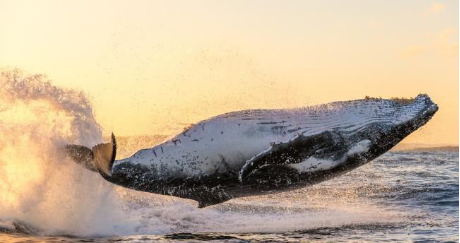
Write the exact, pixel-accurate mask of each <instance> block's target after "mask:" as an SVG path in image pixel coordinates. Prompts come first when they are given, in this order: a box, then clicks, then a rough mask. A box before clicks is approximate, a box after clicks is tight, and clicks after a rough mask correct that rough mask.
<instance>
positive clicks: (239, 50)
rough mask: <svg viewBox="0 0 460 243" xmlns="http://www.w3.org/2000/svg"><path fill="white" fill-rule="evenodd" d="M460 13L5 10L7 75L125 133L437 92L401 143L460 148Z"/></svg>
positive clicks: (78, 5) (255, 4)
mask: <svg viewBox="0 0 460 243" xmlns="http://www.w3.org/2000/svg"><path fill="white" fill-rule="evenodd" d="M458 23H459V2H458V1H457V0H454V1H431V0H430V1H424V0H404V1H400V0H397V1H396V0H386V1H377V0H375V1H369V0H348V1H342V0H335V1H333V0H310V1H295V0H291V1H281V0H280V1H273V0H261V1H239V0H232V1H193V2H192V1H186V0H183V1H177V0H171V1H114V0H111V1H62V0H59V1H46V0H45V1H21V0H11V1H5V0H0V67H1V68H18V69H21V70H23V71H25V72H27V73H31V74H35V73H41V74H46V75H47V76H48V77H49V78H50V79H51V80H52V83H53V84H55V85H59V86H63V87H67V88H73V89H79V90H82V91H84V92H85V93H87V94H88V95H89V97H90V99H91V101H92V102H93V106H94V110H95V115H96V118H97V120H98V121H99V123H100V124H101V126H102V127H103V128H104V131H105V132H107V133H110V132H112V131H113V132H114V133H115V134H116V135H118V136H131V135H153V134H164V135H170V134H172V133H175V132H178V131H181V130H182V128H183V127H186V126H188V125H190V124H192V123H195V122H198V121H200V120H202V119H206V118H208V117H210V116H214V115H218V114H221V113H224V112H229V111H235V110H242V109H252V108H292V107H302V106H308V105H315V104H320V103H327V102H332V101H340V100H350V99H360V98H363V97H364V96H366V95H369V96H375V97H383V98H390V97H414V96H416V95H417V94H419V93H427V94H429V95H430V96H431V98H432V99H433V101H435V102H436V103H437V104H438V105H439V107H440V110H439V111H438V113H437V114H436V115H435V117H434V118H433V119H432V121H430V122H429V123H428V124H427V125H426V126H425V127H423V128H422V129H420V130H419V131H417V132H415V133H414V134H412V135H410V136H409V137H408V138H406V139H405V140H404V142H405V143H424V144H458V140H459V136H458V134H459V119H458V118H459V93H458V92H459V69H458V68H459V57H458V52H459V49H458V45H459V39H458V36H459V27H458Z"/></svg>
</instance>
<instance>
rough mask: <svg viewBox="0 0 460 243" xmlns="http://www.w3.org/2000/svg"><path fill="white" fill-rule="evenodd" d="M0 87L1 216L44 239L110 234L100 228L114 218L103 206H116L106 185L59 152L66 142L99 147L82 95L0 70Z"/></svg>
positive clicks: (98, 132)
mask: <svg viewBox="0 0 460 243" xmlns="http://www.w3.org/2000/svg"><path fill="white" fill-rule="evenodd" d="M0 86H1V87H2V89H1V90H0V105H1V106H0V134H1V135H0V216H1V218H2V219H8V218H10V219H13V220H19V221H23V222H26V223H28V224H31V225H33V226H36V227H39V228H41V229H45V230H46V232H45V233H47V234H54V233H60V232H65V233H76V234H78V233H84V232H88V230H89V229H90V227H93V228H96V230H97V231H99V232H101V233H110V232H107V229H104V227H105V226H104V225H105V224H106V223H107V220H112V219H113V218H111V217H110V215H111V214H112V212H108V211H107V210H108V209H107V208H108V207H107V204H109V205H110V206H109V208H110V209H112V208H113V203H114V202H116V200H114V198H115V197H116V194H115V193H114V190H113V187H112V186H111V185H110V184H108V183H106V182H105V181H103V180H101V179H100V178H99V177H98V175H96V174H92V173H88V172H87V171H85V170H81V169H79V168H77V167H76V166H75V165H73V164H72V163H69V161H65V160H64V159H63V158H62V156H59V152H58V150H59V148H61V147H62V146H63V145H65V144H67V143H77V144H85V145H87V146H92V145H94V144H96V143H98V142H101V141H102V131H101V128H100V126H99V125H98V124H97V122H96V121H95V119H94V115H93V110H92V107H91V105H90V102H89V101H88V99H87V98H86V96H85V95H84V94H83V93H81V92H77V91H74V90H66V89H63V88H59V87H55V86H53V85H51V83H50V82H49V81H48V80H47V78H46V77H45V76H43V75H32V76H30V75H26V74H24V73H22V72H21V71H18V70H13V71H4V72H2V73H1V75H0ZM115 205H116V204H115ZM101 214H106V215H108V217H106V218H107V220H105V218H104V217H98V215H101ZM106 215H104V216H106ZM95 226H100V227H95ZM90 231H91V230H90ZM90 233H96V232H90Z"/></svg>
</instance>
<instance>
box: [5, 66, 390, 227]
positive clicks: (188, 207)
mask: <svg viewBox="0 0 460 243" xmlns="http://www.w3.org/2000/svg"><path fill="white" fill-rule="evenodd" d="M0 85H1V87H3V88H2V89H1V90H0V134H1V135H0V227H3V228H5V227H6V226H5V225H9V226H10V227H13V226H14V224H12V223H11V222H23V223H24V224H26V225H30V226H32V227H33V228H36V229H39V230H38V231H36V232H35V233H38V234H42V235H59V234H61V235H62V234H64V235H77V236H98V235H99V236H100V235H133V234H167V233H174V232H279V231H292V230H301V229H308V228H315V227H325V226H339V225H343V224H352V223H363V222H364V223H365V222H375V221H376V218H378V219H379V221H382V220H384V221H387V220H392V219H393V216H392V215H389V214H388V213H382V210H380V209H379V208H376V207H374V206H372V205H368V204H362V203H358V204H357V203H356V202H354V203H353V204H350V203H346V202H342V203H341V204H340V203H339V204H338V203H337V198H338V197H337V195H334V196H333V198H332V199H331V202H332V203H327V202H325V200H324V197H319V198H316V201H312V198H315V196H314V195H311V194H310V195H302V197H300V198H298V200H296V199H295V198H293V197H292V196H293V194H289V195H284V196H283V195H279V197H278V198H277V196H276V195H275V196H274V197H275V200H273V198H271V199H268V202H267V201H266V200H267V198H265V199H264V198H262V200H259V199H260V198H259V199H258V198H249V199H238V200H234V201H231V202H230V203H226V204H223V205H218V206H215V207H211V208H206V209H197V208H196V204H195V203H194V202H191V201H188V200H181V199H176V198H172V197H164V196H159V195H154V194H150V193H142V192H135V191H131V190H128V189H124V188H120V187H115V186H113V185H112V184H110V183H108V182H106V181H105V180H104V179H102V177H101V176H100V175H99V174H97V173H93V172H90V171H88V170H86V169H83V168H81V167H79V166H78V165H76V164H75V163H73V162H71V161H69V160H68V159H66V158H63V157H62V155H61V154H60V153H59V149H60V148H62V147H63V146H64V145H65V144H68V143H73V144H81V145H85V146H87V147H92V146H94V145H95V144H97V143H100V142H102V141H103V136H102V134H103V131H102V129H101V127H100V126H99V125H98V123H97V122H96V120H95V118H94V112H93V108H92V106H91V103H90V101H89V100H88V98H87V97H86V95H85V94H84V93H82V92H78V91H75V90H69V89H64V88H60V87H56V86H53V85H52V84H51V82H50V81H49V80H48V79H47V78H46V77H45V76H43V75H26V74H24V73H22V72H21V71H18V70H12V71H5V72H2V73H1V75H0ZM131 140H132V139H131ZM144 140H145V139H144ZM136 141H137V142H138V141H139V140H136ZM119 142H120V147H121V149H120V151H121V155H122V156H123V155H129V153H132V152H134V151H136V150H137V149H138V148H140V147H142V146H143V145H144V146H151V145H152V144H148V145H147V144H137V143H136V144H135V145H134V146H131V147H132V148H131V149H126V148H129V147H130V146H129V144H123V143H124V142H123V140H121V141H119ZM150 142H151V141H148V142H146V143H150ZM124 145H126V146H124ZM280 198H285V199H286V200H284V201H283V200H281V201H280ZM306 198H308V200H305V199H306ZM270 200H271V201H270ZM296 202H308V205H307V206H306V205H302V203H300V204H299V203H296ZM363 209H364V210H363ZM2 225H3V226H2Z"/></svg>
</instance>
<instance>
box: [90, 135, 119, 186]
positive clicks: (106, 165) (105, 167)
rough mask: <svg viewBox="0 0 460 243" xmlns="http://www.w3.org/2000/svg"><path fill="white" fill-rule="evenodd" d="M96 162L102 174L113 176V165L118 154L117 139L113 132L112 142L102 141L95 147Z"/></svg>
mask: <svg viewBox="0 0 460 243" xmlns="http://www.w3.org/2000/svg"><path fill="white" fill-rule="evenodd" d="M93 153H94V160H93V161H94V164H95V165H96V168H97V170H98V171H99V173H101V175H102V176H109V177H110V176H112V166H113V162H114V161H115V157H116V155H117V140H116V139H115V135H113V133H112V137H111V141H110V143H101V144H98V145H96V146H94V147H93Z"/></svg>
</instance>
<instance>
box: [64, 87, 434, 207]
mask: <svg viewBox="0 0 460 243" xmlns="http://www.w3.org/2000/svg"><path fill="white" fill-rule="evenodd" d="M437 111H438V106H437V105H436V104H435V103H434V102H433V101H432V100H431V99H430V97H429V96H428V95H426V94H420V95H418V96H417V97H415V98H409V99H403V98H392V99H382V98H371V97H366V98H364V99H359V100H350V101H339V102H332V103H328V104H322V105H315V106H308V107H302V108H296V109H253V110H243V111H236V112H230V113H225V114H222V115H218V116H215V117H212V118H209V119H206V120H203V121H200V122H198V123H196V124H194V125H192V126H190V127H188V128H187V129H185V130H184V131H183V132H181V133H179V134H177V135H176V136H174V137H172V138H171V139H168V140H166V141H165V142H163V143H161V144H159V145H157V146H155V147H153V148H146V149H142V150H139V151H138V152H136V153H134V154H133V155H132V156H130V157H128V158H124V159H119V160H116V152H117V142H116V138H115V136H114V135H113V133H112V136H111V139H110V141H109V142H108V143H102V144H98V145H96V146H94V147H92V148H91V149H90V148H87V147H84V146H80V145H75V144H69V145H67V146H66V147H65V151H66V154H67V155H68V156H69V157H70V158H71V159H72V160H73V161H75V162H76V163H77V164H79V165H81V166H83V167H84V168H86V169H88V170H91V171H94V172H97V173H99V174H100V175H101V176H102V177H103V178H104V179H105V180H107V181H109V182H111V183H113V184H116V185H119V186H122V187H126V188H130V189H134V190H138V191H144V192H149V193H156V194H161V195H168V196H175V197H179V198H185V199H192V200H195V201H197V202H198V207H200V208H202V207H207V206H211V205H215V204H219V203H222V202H225V201H228V200H230V199H233V198H239V197H245V196H252V195H263V194H269V193H276V192H282V191H287V190H295V189H298V188H302V187H305V186H309V185H313V184H317V183H320V182H323V181H326V180H329V179H332V178H334V177H337V176H340V175H342V174H344V173H347V172H349V171H351V170H353V169H355V168H358V167H359V166H362V165H364V164H366V163H368V162H369V161H372V160H373V159H375V158H377V157H378V156H380V155H382V154H384V153H385V152H387V151H389V150H390V149H391V148H392V147H394V146H395V145H396V144H398V143H399V142H400V141H401V140H403V139H404V138H405V137H407V136H408V135H409V134H411V133H412V132H414V131H415V130H417V129H419V128H420V127H422V126H423V125H425V124H426V123H427V122H428V121H429V120H430V119H431V118H432V117H433V116H434V114H435V113H436V112H437Z"/></svg>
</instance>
